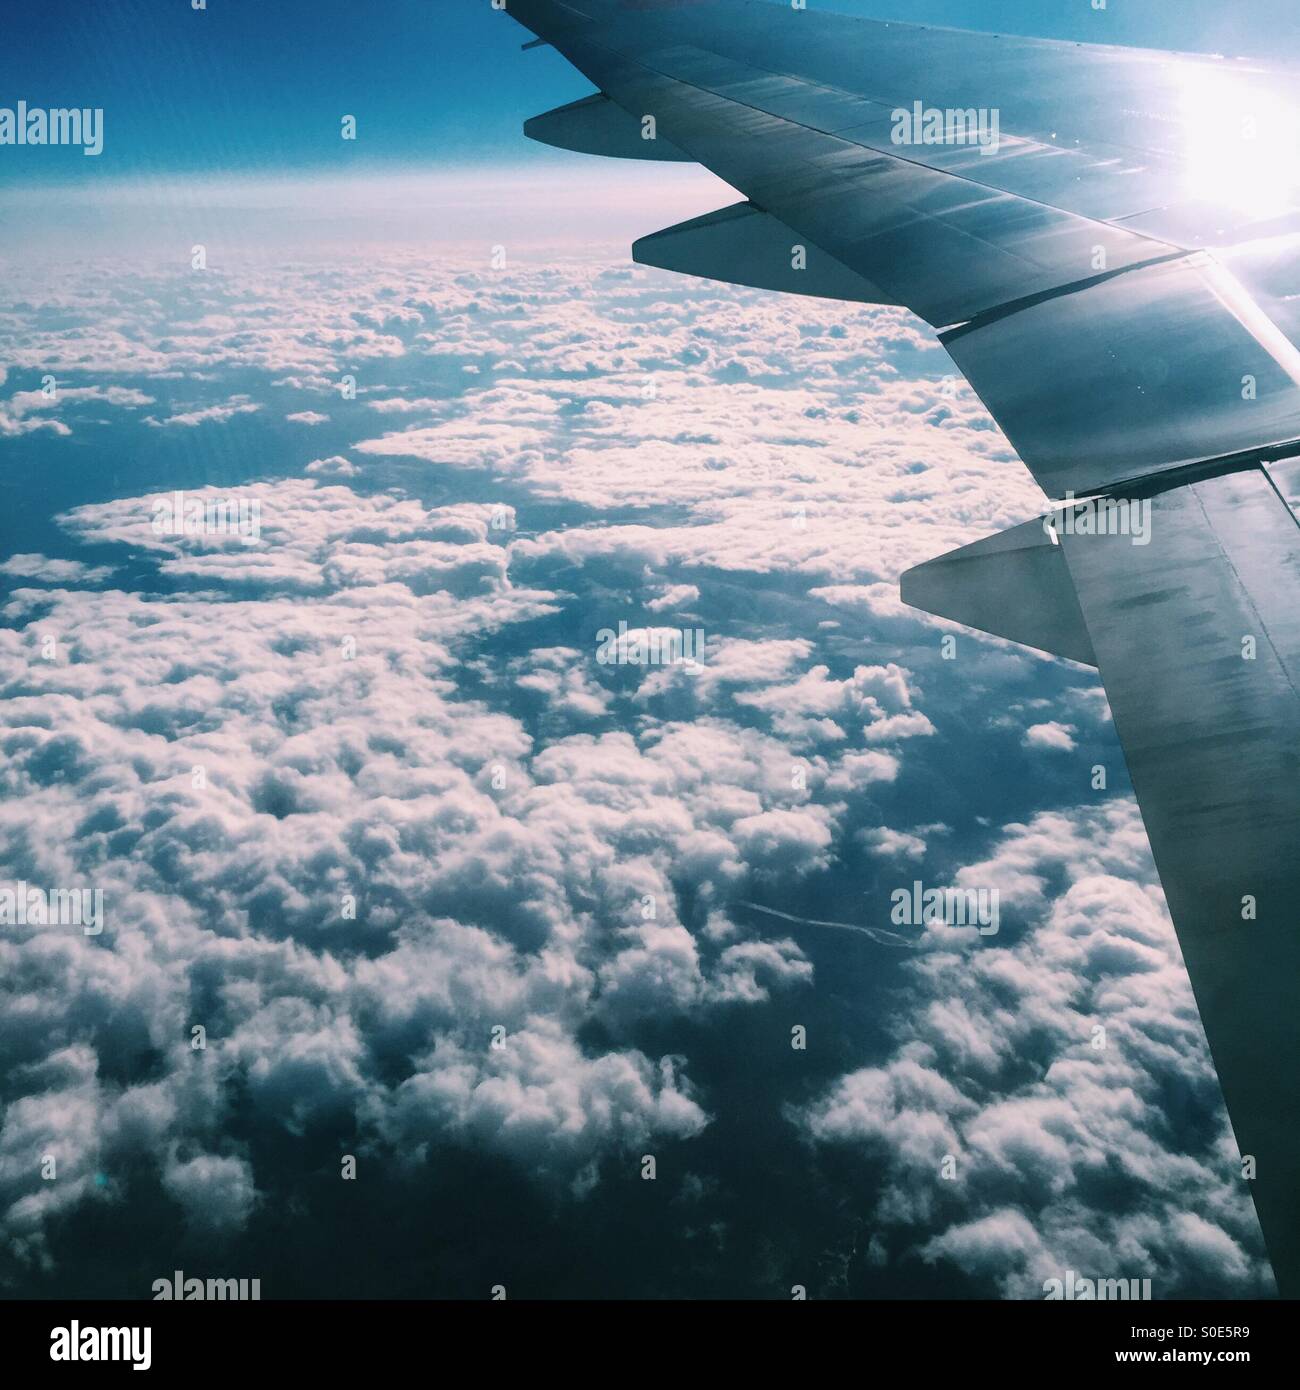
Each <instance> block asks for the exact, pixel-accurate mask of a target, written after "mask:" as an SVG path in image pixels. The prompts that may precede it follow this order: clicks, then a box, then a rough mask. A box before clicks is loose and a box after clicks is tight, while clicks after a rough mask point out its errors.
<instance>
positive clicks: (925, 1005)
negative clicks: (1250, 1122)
mask: <svg viewBox="0 0 1300 1390" xmlns="http://www.w3.org/2000/svg"><path fill="white" fill-rule="evenodd" d="M1146 861H1147V851H1146V848H1145V844H1144V842H1143V840H1142V833H1141V822H1140V819H1139V817H1138V814H1137V810H1136V807H1135V806H1133V805H1132V804H1131V803H1124V802H1120V803H1112V804H1110V805H1108V806H1107V807H1105V808H1104V809H1100V810H1096V811H1080V812H1076V813H1073V814H1071V815H1068V816H1064V815H1059V814H1057V815H1050V816H1049V815H1044V816H1041V817H1038V818H1036V819H1035V820H1034V821H1033V822H1031V823H1029V824H1027V825H1018V826H1011V827H1008V828H1007V830H1006V831H1005V832H1004V834H1003V836H1002V839H1001V843H1000V844H999V845H998V846H997V847H996V849H995V851H994V853H993V855H992V856H991V857H990V858H989V860H988V861H986V862H985V863H983V864H978V865H969V866H967V867H966V868H965V869H964V870H963V871H962V874H961V881H962V882H966V883H970V882H975V881H980V882H983V883H985V884H989V885H998V884H999V883H1003V882H1005V881H1006V876H1010V877H1011V879H1012V881H1013V894H1012V896H1013V897H1015V898H1018V900H1019V901H1020V902H1021V903H1022V904H1024V905H1025V906H1026V909H1027V920H1026V925H1025V928H1024V929H1023V931H1022V932H1021V933H1020V935H1019V937H1018V939H1016V940H1015V941H1014V942H1012V943H1011V944H1010V945H996V946H993V947H992V948H989V949H984V948H981V947H979V946H976V947H975V948H974V949H971V948H970V947H966V948H960V949H959V948H958V946H957V943H956V942H955V940H954V941H952V942H945V941H944V940H943V938H942V936H936V934H935V933H933V932H931V933H929V934H927V939H926V942H925V948H924V950H923V952H922V953H921V954H920V955H919V956H918V958H916V959H915V960H914V961H913V962H911V963H910V964H909V965H908V966H907V970H908V973H909V974H910V976H911V979H910V982H909V988H908V992H907V996H906V1003H905V1005H904V1008H903V1010H902V1013H901V1014H900V1016H899V1017H898V1018H897V1020H896V1022H895V1025H894V1027H895V1032H896V1036H897V1038H898V1040H899V1041H898V1044H897V1046H896V1048H895V1050H894V1052H893V1054H892V1056H891V1057H889V1058H888V1059H887V1060H885V1061H884V1062H883V1063H881V1064H878V1065H871V1066H867V1067H864V1068H862V1069H861V1070H857V1071H853V1072H849V1073H847V1074H845V1075H844V1076H842V1077H841V1078H840V1079H839V1080H838V1081H836V1082H835V1083H834V1084H833V1085H832V1086H831V1087H830V1088H829V1089H828V1090H827V1091H826V1092H825V1093H824V1094H823V1095H821V1096H820V1097H819V1098H817V1099H816V1100H814V1101H813V1102H812V1103H811V1104H809V1105H807V1106H805V1107H803V1108H802V1109H801V1110H799V1111H798V1112H797V1114H796V1116H795V1119H796V1121H797V1123H798V1124H799V1125H800V1126H801V1127H802V1128H803V1129H804V1131H805V1132H806V1133H807V1134H808V1136H809V1137H810V1139H812V1140H813V1141H814V1142H815V1143H817V1144H819V1145H835V1146H840V1147H848V1148H851V1149H855V1150H861V1151H862V1152H864V1153H866V1154H870V1155H872V1156H874V1157H875V1158H877V1159H878V1160H879V1161H881V1162H882V1163H883V1164H884V1168H885V1177H884V1181H883V1182H882V1183H881V1185H880V1188H879V1191H878V1194H877V1199H876V1209H875V1214H874V1220H875V1225H876V1229H877V1233H878V1236H879V1238H880V1239H881V1240H882V1241H884V1242H886V1243H888V1244H889V1245H890V1246H891V1247H892V1249H893V1252H894V1255H895V1257H900V1256H902V1255H904V1254H905V1253H908V1252H910V1253H911V1255H912V1256H913V1257H914V1258H916V1259H919V1260H921V1261H923V1262H926V1263H931V1264H933V1263H936V1262H949V1263H951V1264H953V1265H955V1266H957V1267H958V1268H959V1269H960V1270H962V1271H963V1272H964V1273H966V1274H967V1275H970V1276H973V1277H978V1278H980V1279H982V1280H984V1281H986V1285H987V1286H988V1287H991V1288H993V1289H995V1290H996V1291H998V1292H1000V1293H1001V1294H1003V1295H1005V1296H1008V1297H1022V1298H1041V1297H1042V1296H1043V1285H1044V1281H1046V1280H1049V1279H1052V1278H1057V1279H1064V1277H1065V1271H1066V1270H1067V1269H1072V1270H1074V1271H1075V1272H1076V1273H1077V1274H1079V1275H1081V1276H1087V1277H1092V1278H1112V1277H1114V1278H1119V1277H1124V1278H1150V1279H1151V1280H1152V1286H1153V1290H1154V1293H1155V1296H1156V1297H1173V1296H1176V1295H1177V1294H1178V1292H1179V1291H1180V1289H1183V1288H1185V1287H1187V1283H1186V1282H1185V1281H1188V1280H1189V1279H1190V1281H1191V1286H1192V1287H1196V1286H1197V1281H1200V1286H1201V1287H1209V1288H1213V1289H1216V1290H1217V1291H1218V1292H1219V1293H1220V1294H1221V1295H1224V1296H1257V1295H1258V1294H1259V1293H1261V1292H1266V1291H1268V1290H1269V1289H1270V1288H1271V1275H1270V1273H1269V1271H1268V1267H1267V1264H1266V1263H1265V1261H1264V1259H1263V1252H1262V1247H1261V1242H1260V1238H1259V1230H1258V1225H1257V1223H1256V1220H1255V1216H1254V1211H1253V1208H1252V1206H1251V1203H1250V1196H1249V1192H1248V1190H1247V1186H1246V1184H1244V1183H1243V1182H1242V1181H1241V1178H1240V1171H1241V1169H1240V1160H1239V1158H1238V1157H1237V1155H1236V1153H1235V1146H1234V1144H1233V1142H1232V1134H1231V1130H1230V1128H1229V1127H1228V1124H1227V1119H1226V1116H1225V1115H1224V1113H1223V1109H1222V1102H1221V1100H1220V1098H1219V1094H1218V1088H1217V1085H1216V1083H1215V1079H1214V1071H1213V1067H1212V1064H1211V1062H1210V1058H1209V1054H1208V1050H1207V1048H1206V1045H1205V1040H1204V1035H1203V1033H1202V1031H1201V1026H1200V1020H1199V1016H1198V1014H1197V1012H1196V1006H1195V1002H1194V1001H1193V999H1192V995H1191V989H1190V986H1189V984H1188V981H1187V976H1186V972H1185V970H1184V969H1183V965H1182V959H1181V956H1180V954H1179V951H1178V946H1177V941H1176V939H1175V937H1174V933H1173V928H1172V925H1171V923H1170V922H1169V919H1168V917H1167V915H1166V913H1165V910H1164V904H1163V899H1162V898H1161V896H1160V894H1159V891H1158V888H1157V887H1156V885H1155V883H1154V874H1153V873H1152V870H1151V866H1150V864H1149V863H1148V862H1146ZM1027 884H1035V885H1037V891H1036V892H1029V891H1027V890H1026V885H1027ZM943 930H945V931H947V932H948V934H949V936H951V935H952V930H951V929H943ZM1171 1094H1177V1095H1178V1096H1179V1098H1180V1099H1179V1105H1180V1107H1182V1108H1184V1109H1192V1110H1194V1111H1195V1112H1196V1115H1197V1119H1196V1123H1195V1124H1193V1125H1190V1126H1189V1125H1187V1124H1186V1123H1183V1124H1181V1125H1179V1127H1178V1128H1177V1130H1175V1129H1174V1128H1173V1127H1172V1126H1171V1122H1170V1120H1169V1119H1168V1118H1166V1116H1165V1115H1164V1112H1163V1109H1162V1097H1165V1096H1168V1095H1171ZM1184 1119H1186V1117H1184ZM1189 1134H1190V1135H1192V1136H1194V1137H1192V1138H1189Z"/></svg>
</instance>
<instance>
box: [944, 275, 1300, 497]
mask: <svg viewBox="0 0 1300 1390" xmlns="http://www.w3.org/2000/svg"><path fill="white" fill-rule="evenodd" d="M942 341H943V343H944V345H945V346H946V347H947V349H948V351H949V353H950V354H951V355H952V358H953V360H954V361H955V362H956V364H957V366H958V367H959V368H960V369H961V371H962V373H963V374H964V375H965V376H966V378H967V379H968V380H969V381H970V383H971V385H972V386H973V387H974V388H975V391H976V392H977V394H978V395H979V397H980V399H981V400H983V402H984V403H985V405H987V406H988V408H989V411H990V412H991V414H992V415H993V416H994V418H995V419H996V420H997V421H998V423H999V424H1000V425H1001V426H1002V428H1003V430H1004V431H1005V433H1006V435H1007V438H1008V439H1009V440H1010V441H1011V443H1012V444H1013V445H1014V446H1015V449H1016V452H1017V453H1018V454H1019V455H1020V457H1021V458H1022V459H1023V460H1024V462H1025V464H1026V466H1027V467H1028V468H1029V470H1030V472H1031V473H1033V475H1034V477H1035V478H1036V479H1037V480H1038V482H1039V484H1040V485H1041V487H1042V488H1043V490H1044V491H1045V492H1046V493H1047V494H1048V495H1049V496H1050V497H1054V498H1062V497H1064V496H1065V495H1066V493H1067V492H1070V491H1073V492H1076V493H1084V492H1092V491H1098V490H1100V489H1103V488H1109V487H1113V486H1115V485H1117V484H1120V483H1125V482H1128V481H1131V480H1133V479H1136V478H1140V477H1144V476H1148V475H1151V474H1155V473H1160V472H1165V471H1168V470H1170V469H1175V468H1179V467H1185V466H1187V465H1188V464H1195V463H1202V462H1206V461H1209V460H1212V459H1219V458H1226V457H1228V456H1231V455H1234V454H1241V453H1248V452H1250V451H1254V450H1262V449H1264V448H1268V447H1274V446H1279V445H1283V444H1286V443H1289V442H1291V441H1294V440H1297V439H1300V351H1297V349H1296V348H1295V346H1294V345H1293V344H1291V343H1290V342H1288V341H1287V339H1286V338H1285V337H1283V335H1282V334H1281V333H1280V332H1279V331H1278V330H1277V329H1276V328H1275V327H1274V326H1273V325H1272V323H1271V322H1270V321H1269V320H1268V319H1267V318H1266V317H1265V316H1264V314H1263V313H1262V312H1260V311H1259V310H1258V309H1257V308H1256V306H1255V305H1254V304H1253V301H1251V300H1250V299H1249V297H1248V296H1247V295H1246V294H1245V291H1244V290H1242V289H1241V287H1240V286H1239V285H1238V284H1237V283H1236V281H1235V280H1234V279H1233V277H1232V276H1231V275H1229V274H1228V273H1227V272H1226V271H1225V270H1223V268H1222V267H1220V266H1218V265H1216V264H1215V262H1214V261H1213V260H1212V259H1211V258H1210V257H1208V256H1206V255H1203V254H1198V255H1194V256H1190V257H1186V258H1184V259H1180V260H1173V261H1168V262H1165V263H1162V264H1158V265H1151V266H1146V267H1143V268H1141V269H1137V270H1131V271H1128V272H1126V273H1125V274H1122V275H1111V276H1109V277H1105V278H1101V279H1099V280H1097V281H1095V282H1093V283H1091V284H1088V285H1085V286H1083V287H1081V288H1079V289H1077V290H1075V291H1074V292H1072V293H1068V294H1062V295H1058V296H1055V297H1051V298H1047V299H1043V300H1041V301H1039V302H1036V303H1029V304H1027V305H1026V306H1025V307H1023V308H1020V309H1019V310H1017V311H1015V312H1001V313H998V314H994V315H991V316H990V317H989V318H988V319H987V320H984V321H980V320H976V321H975V322H973V323H970V324H968V325H966V326H964V327H962V328H959V329H955V330H953V331H952V332H951V333H946V334H943V335H942Z"/></svg>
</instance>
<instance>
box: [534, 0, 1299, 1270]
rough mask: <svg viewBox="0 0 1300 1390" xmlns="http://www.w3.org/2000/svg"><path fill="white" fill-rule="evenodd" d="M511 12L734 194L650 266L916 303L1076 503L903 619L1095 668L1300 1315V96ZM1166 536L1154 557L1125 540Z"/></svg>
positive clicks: (1053, 494) (1152, 542) (792, 35)
mask: <svg viewBox="0 0 1300 1390" xmlns="http://www.w3.org/2000/svg"><path fill="white" fill-rule="evenodd" d="M509 13H510V14H511V15H513V17H514V18H515V19H517V20H519V21H520V22H521V23H522V24H524V25H525V26H526V27H527V28H528V29H530V30H531V31H532V32H533V33H534V34H536V35H537V36H538V38H539V39H541V40H543V41H545V42H548V43H550V44H552V45H554V47H555V48H557V49H558V50H559V51H560V52H561V53H562V54H563V55H564V56H565V57H566V58H568V59H569V60H570V61H571V62H572V63H573V64H574V65H575V66H576V67H577V68H578V69H580V70H581V71H582V72H583V73H584V74H585V75H586V77H587V78H588V79H589V80H590V81H591V82H592V83H593V84H594V86H595V87H596V89H597V91H596V92H595V93H594V94H593V95H592V96H590V97H588V98H585V99H584V100H582V101H579V102H575V103H572V104H571V105H569V106H566V107H561V108H560V109H559V110H557V111H555V112H550V113H547V114H545V115H542V116H539V117H537V118H535V119H534V120H533V121H530V122H529V123H528V125H527V127H526V132H527V133H528V134H529V135H530V136H532V137H533V138H536V139H538V140H542V141H545V142H547V143H550V144H554V145H559V146H561V147H564V148H567V149H574V150H582V151H585V152H588V153H592V154H605V155H614V156H624V157H629V158H640V159H646V158H650V159H669V160H693V161H696V162H698V163H700V164H703V165H705V166H706V167H708V168H709V169H710V170H712V171H713V172H714V173H715V174H717V175H718V176H719V177H720V178H722V179H723V180H724V181H726V182H727V183H729V184H730V185H732V187H734V188H735V189H737V190H738V192H739V193H740V195H741V197H742V201H741V202H739V203H737V204H736V205H734V206H732V207H729V208H724V209H721V210H719V211H718V212H716V213H712V214H710V215H708V216H706V217H702V218H696V219H693V220H692V221H690V222H687V223H683V224H681V225H680V226H677V227H672V228H668V229H666V230H665V231H662V232H659V233H656V234H654V235H653V236H649V237H646V238H644V239H643V240H642V241H639V242H638V243H637V244H636V246H635V247H634V248H633V254H634V257H635V259H637V260H638V261H640V262H642V263H644V264H648V265H656V266H662V267H664V268H667V269H671V270H676V271H680V272H683V273H687V274H695V275H703V276H707V277H710V278H714V279H719V280H726V281H731V282H733V283H739V284H745V285H752V286H758V287H761V288H766V289H775V290H784V291H788V292H792V293H802V294H814V295H821V296H825V297H830V298H840V299H849V300H859V301H862V302H865V303H877V304H902V305H906V306H907V307H908V308H909V309H911V310H912V311H913V312H915V313H916V314H917V315H919V316H920V317H921V318H922V319H924V320H925V321H926V322H928V323H929V324H931V325H932V326H933V327H934V328H935V329H936V330H939V335H940V338H941V341H942V342H943V343H944V345H945V347H946V348H947V350H948V352H949V353H950V355H951V356H952V358H953V360H954V361H955V362H956V364H957V366H958V367H959V369H960V370H961V371H962V372H963V374H964V375H965V376H966V377H967V379H968V380H969V381H970V383H971V385H972V386H973V388H974V389H975V391H976V392H977V393H978V394H979V396H980V398H981V399H982V400H983V401H984V403H985V404H986V406H987V407H988V409H989V411H990V412H991V413H992V415H993V416H994V417H995V418H996V419H997V421H998V423H999V424H1000V425H1001V427H1002V429H1003V430H1004V432H1005V433H1006V435H1007V438H1008V439H1009V440H1010V441H1011V443H1012V445H1013V446H1014V447H1015V449H1016V451H1017V452H1018V453H1019V455H1020V457H1021V459H1022V460H1023V462H1024V464H1025V466H1026V467H1027V468H1028V469H1029V470H1030V472H1031V473H1032V474H1033V476H1034V478H1035V479H1036V481H1037V482H1038V483H1039V485H1040V486H1041V487H1042V488H1043V490H1044V492H1045V493H1046V494H1047V496H1048V497H1049V498H1052V499H1066V500H1067V503H1068V504H1067V505H1063V506H1062V505H1057V504H1053V505H1052V506H1051V507H1049V508H1048V509H1047V510H1048V515H1049V517H1051V518H1052V519H1053V520H1052V525H1051V526H1050V527H1048V528H1045V527H1044V526H1043V525H1041V524H1040V523H1039V522H1029V523H1026V524H1024V525H1022V526H1018V527H1015V528H1012V530H1010V531H1007V532H1003V533H1002V534H1001V535H999V536H994V537H990V538H988V539H987V540H983V541H978V542H976V543H975V544H974V545H970V546H966V547H963V548H962V549H961V550H958V551H955V552H953V553H952V554H951V555H947V556H943V557H940V558H939V559H936V560H932V561H930V562H928V563H926V564H923V565H920V566H918V567H917V568H916V569H913V570H911V571H909V572H908V573H907V574H905V575H904V576H903V580H902V592H903V597H904V598H905V599H906V600H907V601H908V602H909V603H912V604H914V605H916V606H918V607H922V608H925V609H926V610H928V611H931V612H935V613H939V614H942V615H943V616H946V617H950V618H953V619H954V620H956V621H959V622H963V623H966V624H968V625H970V626H973V627H977V628H981V629H983V630H986V631H990V632H994V633H997V634H999V635H1001V636H1004V637H1008V638H1010V639H1012V640H1018V641H1022V642H1025V643H1026V644H1028V645H1031V646H1035V647H1038V648H1041V649H1042V650H1045V651H1049V652H1054V653H1056V654H1058V655H1061V656H1065V657H1069V658H1070V659H1072V660H1075V661H1082V662H1086V663H1088V664H1094V665H1096V666H1097V667H1098V669H1099V671H1100V674H1101V678H1102V681H1103V683H1104V685H1105V687H1106V693H1107V695H1108V697H1109V699H1110V703H1111V708H1112V711H1113V713H1114V717H1115V725H1116V729H1117V731H1118V734H1119V737H1120V741H1121V743H1122V745H1123V748H1124V753H1125V758H1126V760H1127V763H1128V766H1129V770H1130V772H1131V774H1132V778H1133V785H1134V788H1135V790H1136V792H1137V797H1138V802H1139V804H1140V806H1141V809H1142V814H1143V818H1144V820H1145V823H1146V828H1147V832H1148V835H1149V837H1150V841H1151V847H1152V851H1153V853H1154V856H1155V860H1156V864H1157V867H1158V869H1159V871H1160V876H1161V881H1162V883H1163V885H1164V888H1165V894H1166V897H1167V899H1168V902H1169V908H1170V912H1171V913H1172V916H1173V919H1174V924H1175V926H1176V928H1177V931H1178V937H1179V941H1180V944H1181V947H1182V951H1183V958H1184V960H1185V961H1186V964H1187V969H1188V973H1189V975H1190V978H1191V982H1192V987H1193V990H1194V992H1195V995H1196V999H1197V1003H1198V1006H1199V1008H1200V1012H1201V1017H1202V1021H1203V1023H1204V1026H1205V1032H1206V1036H1207V1038H1208V1040H1209V1044H1210V1050H1211V1053H1212V1055H1213V1058H1214V1062H1215V1066H1216V1068H1217V1070H1218V1074H1219V1079H1220V1082H1221V1084H1222V1087H1223V1093H1224V1098H1225V1100H1226V1102H1227V1106H1228V1112H1229V1115H1230V1117H1231V1120H1232V1124H1233V1129H1234V1131H1235V1135H1236V1139H1237V1143H1238V1146H1239V1149H1240V1153H1241V1156H1242V1159H1243V1169H1242V1171H1243V1174H1245V1173H1248V1172H1253V1174H1254V1176H1253V1177H1248V1176H1244V1175H1243V1180H1244V1181H1248V1182H1249V1185H1250V1190H1251V1193H1252V1196H1253V1198H1254V1201H1255V1206H1256V1210H1257V1211H1258V1214H1259V1218H1260V1224H1261V1228H1262V1230H1263V1233H1264V1238H1265V1243H1266V1245H1267V1247H1268V1251H1269V1255H1270V1258H1271V1260H1272V1263H1273V1268H1274V1272H1275V1274H1276V1277H1277V1281H1278V1286H1279V1289H1280V1291H1281V1292H1282V1293H1283V1295H1285V1296H1287V1297H1296V1296H1300V1067H1298V1066H1297V1065H1296V1058H1297V1057H1298V1056H1300V1008H1297V1007H1296V1004H1295V994H1296V989H1297V986H1300V911H1298V905H1300V855H1298V854H1297V850H1298V849H1300V532H1298V530H1297V521H1296V517H1295V515H1294V514H1293V512H1292V510H1291V508H1290V507H1289V506H1288V505H1287V502H1286V500H1285V499H1284V497H1283V496H1282V494H1281V493H1280V492H1279V490H1278V488H1277V486H1276V485H1275V482H1274V478H1273V476H1272V474H1271V472H1270V465H1271V464H1274V463H1276V462H1277V461H1278V460H1281V459H1285V458H1289V457H1292V456H1298V455H1300V351H1298V350H1297V344H1298V343H1300V96H1298V95H1297V93H1300V84H1298V83H1297V74H1296V73H1295V72H1294V71H1290V70H1287V69H1284V68H1279V67H1274V66H1270V65H1267V64H1260V63H1253V62H1252V63H1247V62H1242V61H1238V60H1229V59H1223V58H1213V57H1205V56H1194V55H1187V54H1172V53H1162V52H1155V51H1147V50H1132V49H1120V48H1106V47H1100V46H1093V45H1084V44H1071V43H1055V42H1050V41H1046V40H1039V39H1026V38H1014V37H1007V36H997V35H988V34H974V33H962V32H960V31H955V30H945V29H934V28H923V27H919V26H913V25H906V24H894V23H888V24H886V23H876V22H871V21H866V20H858V19H851V18H847V17H843V16H838V15H833V14H827V13H814V12H811V11H808V10H797V9H794V8H792V7H790V6H788V5H777V4H769V3H764V0H509ZM1125 509H1128V510H1127V512H1126V511H1125ZM1141 509H1145V513H1143V512H1142V511H1141ZM1143 514H1144V515H1145V516H1146V517H1147V518H1148V525H1147V529H1146V536H1145V543H1135V540H1138V538H1137V537H1135V535H1134V534H1133V533H1132V531H1131V529H1130V528H1128V527H1124V528H1122V529H1121V528H1120V527H1118V526H1117V527H1115V528H1114V532H1110V533H1103V534H1098V533H1097V532H1098V531H1104V530H1105V527H1104V525H1099V524H1098V523H1097V521H1096V518H1098V517H1101V518H1111V519H1114V518H1117V517H1121V516H1125V515H1130V516H1131V515H1143ZM1085 517H1090V518H1092V520H1091V521H1084V520H1083V518H1085ZM1076 522H1077V524H1076ZM1115 532H1118V533H1115ZM1245 1160H1250V1162H1249V1163H1247V1162H1245Z"/></svg>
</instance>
